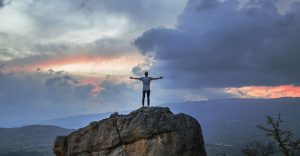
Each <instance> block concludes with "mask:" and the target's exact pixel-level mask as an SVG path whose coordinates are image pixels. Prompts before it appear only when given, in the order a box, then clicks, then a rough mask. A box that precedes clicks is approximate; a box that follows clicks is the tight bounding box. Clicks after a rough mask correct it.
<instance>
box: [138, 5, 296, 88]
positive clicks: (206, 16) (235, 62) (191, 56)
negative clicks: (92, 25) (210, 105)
mask: <svg viewBox="0 0 300 156" xmlns="http://www.w3.org/2000/svg"><path fill="white" fill-rule="evenodd" d="M296 6H299V4H297V3H295V4H293V6H291V7H290V10H289V11H287V12H286V13H285V14H279V13H278V10H277V8H276V7H275V5H274V4H273V3H271V2H269V1H267V0H266V1H247V2H244V3H243V5H241V3H239V2H237V1H235V0H227V1H222V2H221V1H216V0H190V1H189V2H188V3H187V6H186V8H185V10H184V12H183V14H182V15H181V16H180V17H179V21H178V25H177V27H176V28H175V29H168V28H153V29H150V30H148V31H146V32H144V33H143V35H142V36H141V37H139V38H137V39H136V40H135V45H136V46H137V47H138V48H139V50H140V52H141V53H142V54H143V55H147V54H148V53H149V52H151V53H153V52H155V53H156V57H155V58H156V60H157V62H158V64H157V65H156V67H155V69H157V70H160V71H161V72H163V73H165V74H164V75H165V76H166V77H168V78H169V79H171V81H169V82H167V83H166V84H165V85H166V86H168V87H171V88H172V87H173V88H201V87H217V88H222V87H240V86H246V85H247V86H250V85H267V86H274V85H282V84H295V85H300V81H299V80H300V73H299V72H298V69H299V68H300V61H299V60H298V58H300V53H299V51H300V46H299V41H300V34H299V32H300V7H296ZM174 84H176V85H174Z"/></svg>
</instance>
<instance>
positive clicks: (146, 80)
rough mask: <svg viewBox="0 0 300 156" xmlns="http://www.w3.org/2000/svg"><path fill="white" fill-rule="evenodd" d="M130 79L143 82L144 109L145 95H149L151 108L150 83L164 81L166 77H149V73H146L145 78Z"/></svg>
mask: <svg viewBox="0 0 300 156" xmlns="http://www.w3.org/2000/svg"><path fill="white" fill-rule="evenodd" d="M129 78H130V79H135V80H141V81H142V82H143V98H142V104H143V107H144V101H145V94H146V95H147V102H148V106H150V82H151V80H158V79H162V78H164V77H162V76H161V77H158V78H153V77H148V72H145V77H140V78H135V77H132V76H130V77H129Z"/></svg>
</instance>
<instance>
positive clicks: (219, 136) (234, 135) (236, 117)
mask: <svg viewBox="0 0 300 156" xmlns="http://www.w3.org/2000/svg"><path fill="white" fill-rule="evenodd" d="M162 106H165V107H169V108H170V109H171V111H173V112H174V113H181V112H182V113H186V114H189V115H191V116H193V117H195V118H196V119H197V120H198V121H199V122H200V124H201V126H202V131H203V134H204V140H205V143H206V146H207V151H208V154H209V155H216V154H220V153H227V155H228V154H229V155H230V154H231V155H233V154H237V153H238V152H239V150H240V148H241V147H242V146H244V145H245V144H246V143H248V142H250V141H253V140H262V141H267V140H268V139H267V137H266V136H265V135H264V133H263V132H262V131H261V130H258V129H257V128H256V125H258V124H259V125H266V120H265V116H266V115H271V116H275V117H276V116H277V115H278V114H279V113H280V114H281V115H282V117H283V120H284V123H283V126H284V128H286V129H288V130H291V131H292V132H294V134H295V136H296V137H299V136H300V123H299V119H300V113H299V112H300V98H279V99H219V100H209V101H192V102H181V103H168V104H163V105H162ZM127 113H128V112H121V113H120V112H119V114H127ZM110 114H111V113H102V114H90V115H80V116H72V117H66V118H58V119H52V120H48V121H45V122H43V123H41V124H46V125H45V126H42V125H36V126H25V127H20V128H0V155H3V154H1V151H5V150H8V149H10V148H15V149H22V150H23V149H26V150H27V151H28V150H29V151H34V150H36V149H37V151H41V150H42V151H43V149H44V152H51V146H52V143H53V139H54V138H55V137H56V136H57V135H65V134H67V133H70V132H72V131H73V130H72V129H77V128H80V127H84V126H86V125H88V124H89V123H90V122H92V121H97V120H101V119H103V118H107V117H109V115H110ZM47 125H54V126H47ZM57 126H60V127H57ZM61 127H64V128H61ZM65 128H68V129H65ZM29 155H30V154H29ZM31 155H32V156H33V155H34V154H31ZM237 155H238V154H237Z"/></svg>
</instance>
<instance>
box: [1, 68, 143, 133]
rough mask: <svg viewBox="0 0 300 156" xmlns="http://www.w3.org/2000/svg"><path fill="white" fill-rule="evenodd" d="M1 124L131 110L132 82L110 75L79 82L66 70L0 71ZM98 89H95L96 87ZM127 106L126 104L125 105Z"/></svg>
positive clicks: (133, 101) (134, 102) (134, 105)
mask: <svg viewBox="0 0 300 156" xmlns="http://www.w3.org/2000/svg"><path fill="white" fill-rule="evenodd" d="M0 82H1V83H0V110H1V113H0V119H1V121H3V122H1V124H0V127H11V126H19V125H20V124H21V125H24V124H34V123H39V122H41V121H43V120H47V119H51V118H57V117H65V116H71V115H78V114H89V113H104V112H110V111H117V110H130V109H134V108H137V107H139V106H140V102H137V99H139V96H138V95H140V94H136V91H137V90H136V89H134V88H133V87H132V85H130V84H127V83H124V82H117V81H115V80H113V79H111V78H109V77H108V78H106V79H105V80H104V81H103V80H102V81H98V82H97V83H96V84H90V83H87V84H85V83H82V82H80V81H79V80H77V79H76V78H74V77H72V76H70V75H67V74H65V73H60V74H55V72H52V73H49V72H48V73H42V72H37V73H35V74H25V73H24V74H22V73H20V74H18V73H6V74H5V73H3V72H0ZM97 87H99V90H98V91H97V92H95V89H97ZM124 106H126V107H124Z"/></svg>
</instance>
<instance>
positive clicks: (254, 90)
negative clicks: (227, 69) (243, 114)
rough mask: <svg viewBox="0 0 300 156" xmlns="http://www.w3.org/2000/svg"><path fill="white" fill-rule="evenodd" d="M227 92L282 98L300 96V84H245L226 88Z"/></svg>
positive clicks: (245, 95) (241, 96) (238, 94)
mask: <svg viewBox="0 0 300 156" xmlns="http://www.w3.org/2000/svg"><path fill="white" fill-rule="evenodd" d="M224 91H225V92H226V93H229V94H232V95H234V96H237V97H240V98H280V97H300V86H295V85H280V86H244V87H239V88H225V90H224Z"/></svg>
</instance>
